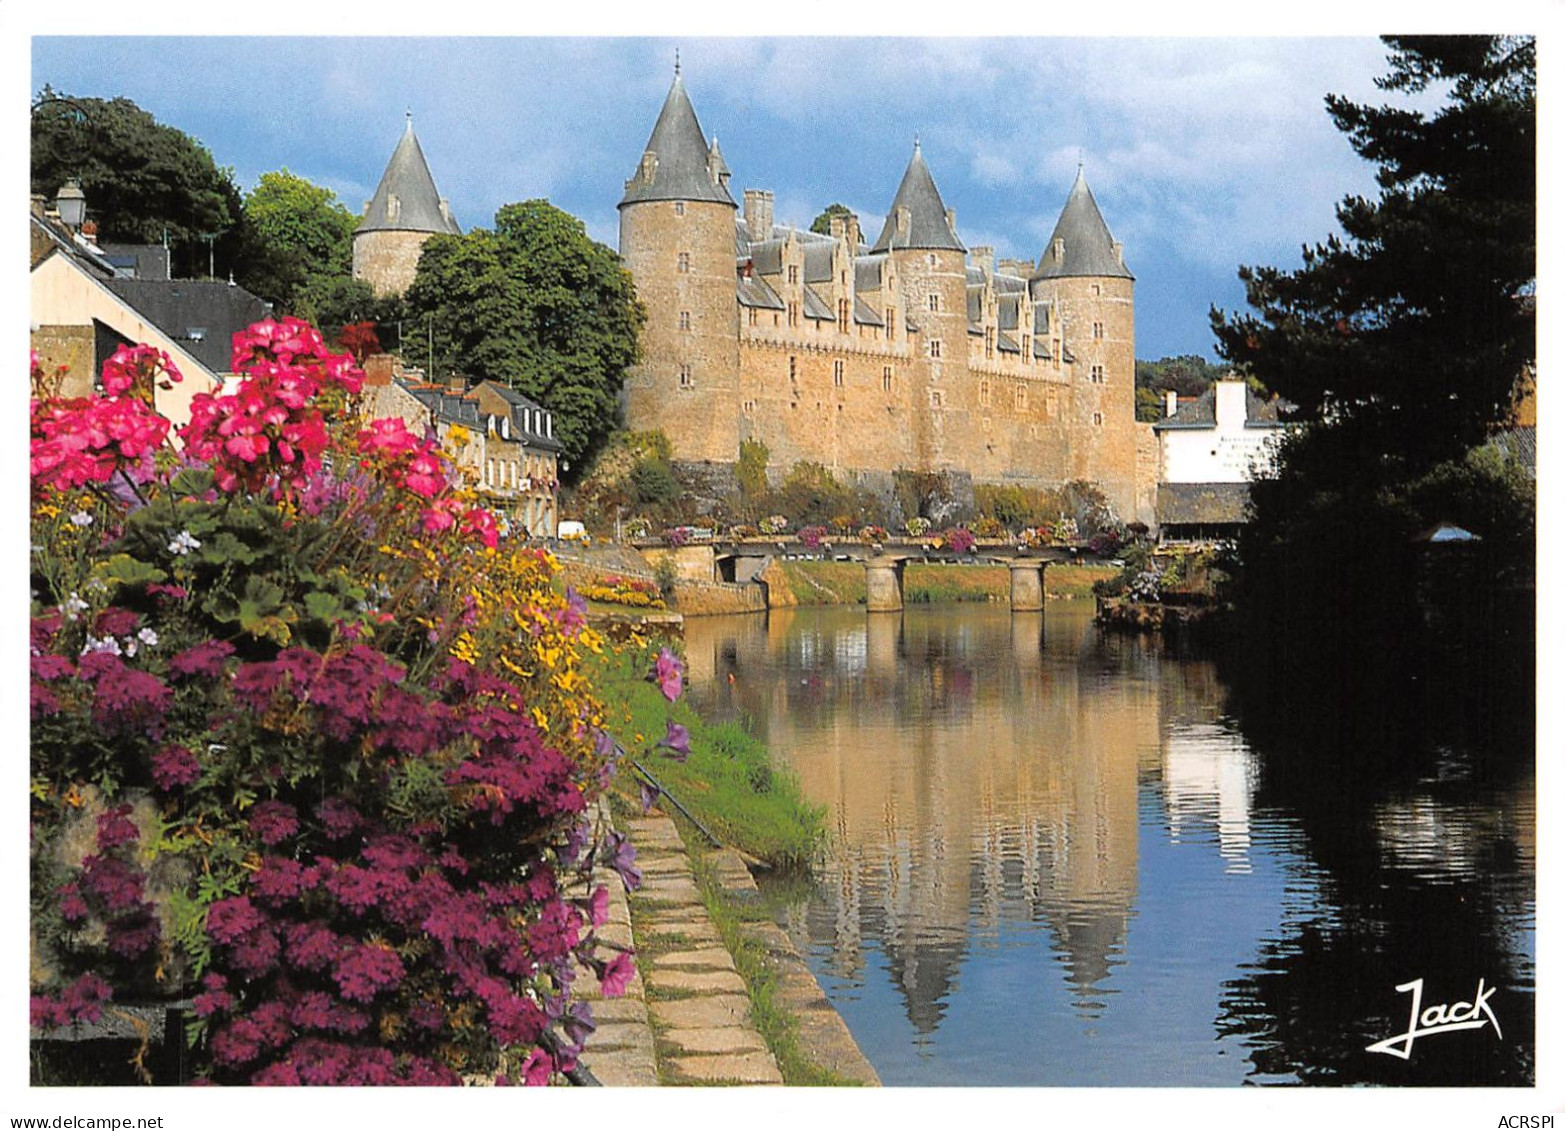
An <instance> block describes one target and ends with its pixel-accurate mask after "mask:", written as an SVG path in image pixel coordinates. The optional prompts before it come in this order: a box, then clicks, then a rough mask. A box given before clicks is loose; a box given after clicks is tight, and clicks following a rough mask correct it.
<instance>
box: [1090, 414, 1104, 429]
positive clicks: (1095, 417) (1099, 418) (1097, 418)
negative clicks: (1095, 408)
mask: <svg viewBox="0 0 1565 1131" xmlns="http://www.w3.org/2000/svg"><path fill="white" fill-rule="evenodd" d="M1092 423H1094V424H1096V425H1098V426H1099V427H1100V428H1101V427H1102V426H1103V414H1102V413H1101V412H1095V413H1093V414H1092Z"/></svg>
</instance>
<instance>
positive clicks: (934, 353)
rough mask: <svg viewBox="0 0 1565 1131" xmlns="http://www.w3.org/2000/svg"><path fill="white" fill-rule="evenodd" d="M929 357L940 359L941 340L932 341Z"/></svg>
mask: <svg viewBox="0 0 1565 1131" xmlns="http://www.w3.org/2000/svg"><path fill="white" fill-rule="evenodd" d="M929 356H930V357H939V356H940V339H939V338H935V339H932V340H931V341H930V343H929Z"/></svg>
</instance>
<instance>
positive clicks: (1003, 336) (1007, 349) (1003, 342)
mask: <svg viewBox="0 0 1565 1131" xmlns="http://www.w3.org/2000/svg"><path fill="white" fill-rule="evenodd" d="M995 345H996V346H998V347H999V349H1000V352H1001V353H1021V352H1022V347H1021V346H1019V345H1017V344H1016V339H1015V338H1013V337H1011V335H1009V334H1007V333H1004V332H1001V333H999V334H996V335H995Z"/></svg>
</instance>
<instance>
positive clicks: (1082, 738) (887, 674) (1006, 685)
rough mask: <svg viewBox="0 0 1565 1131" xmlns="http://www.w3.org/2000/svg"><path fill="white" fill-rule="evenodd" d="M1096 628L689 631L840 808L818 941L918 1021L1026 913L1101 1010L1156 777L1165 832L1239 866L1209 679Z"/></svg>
mask: <svg viewBox="0 0 1565 1131" xmlns="http://www.w3.org/2000/svg"><path fill="white" fill-rule="evenodd" d="M1093 632H1094V630H1092V629H1091V627H1090V625H1089V624H1088V623H1087V622H1086V621H1085V620H1084V619H1083V618H1081V617H1064V616H1059V615H1055V614H1050V615H1049V616H1048V618H1047V620H1046V619H1045V617H1044V616H1043V615H1042V614H1040V615H1038V616H1035V617H1025V616H1012V615H1010V614H1009V613H1007V612H1005V611H997V613H996V614H995V615H994V616H992V617H991V616H987V615H982V614H979V615H971V614H964V616H963V617H962V618H961V619H960V622H959V623H957V624H955V625H953V623H952V622H951V621H950V620H949V619H942V618H941V617H940V616H939V614H925V613H921V612H919V611H916V610H910V611H909V612H908V613H907V614H906V615H905V616H896V615H887V614H875V615H870V616H866V614H865V613H864V612H862V611H860V610H851V611H850V610H843V611H842V612H841V613H836V612H832V613H812V614H804V615H802V619H799V620H797V621H796V619H795V615H794V614H790V613H788V612H779V611H773V612H772V613H771V614H770V615H769V618H768V619H767V620H765V621H763V620H761V619H760V618H752V619H750V620H746V621H742V622H735V621H732V620H727V619H725V620H723V621H721V622H714V621H700V620H691V621H689V622H687V624H686V647H687V651H688V653H689V658H690V673H691V678H692V684H693V687H694V689H695V693H696V694H697V696H698V698H703V699H704V700H705V701H706V702H708V703H710V704H711V705H712V706H714V707H715V708H716V709H718V710H720V711H731V712H734V713H741V714H743V715H746V716H748V717H750V718H752V719H756V720H768V721H766V722H764V723H763V724H762V725H763V726H764V732H765V737H766V738H767V739H768V741H770V742H771V743H772V745H773V748H774V750H778V751H786V752H787V757H788V759H789V761H790V762H791V763H792V764H793V766H794V768H795V769H796V770H797V771H798V773H799V776H800V779H801V781H802V783H803V785H804V788H805V791H806V793H807V794H808V795H809V796H810V797H811V798H812V799H814V800H816V801H819V802H823V803H825V804H827V805H829V806H830V809H831V813H832V819H833V821H834V822H835V829H834V833H835V848H834V851H833V853H832V857H831V859H830V860H829V862H828V864H827V871H826V874H825V876H824V878H823V881H822V883H821V884H820V890H819V895H818V897H817V898H816V899H814V900H812V901H811V903H810V906H809V909H808V913H807V914H808V922H807V924H806V926H807V929H808V933H809V935H810V937H811V939H812V940H814V941H815V942H817V943H824V944H826V946H827V948H828V949H829V951H830V954H831V959H830V970H831V973H832V974H833V975H835V976H836V977H838V978H841V979H843V980H844V981H845V982H847V983H849V984H852V983H856V982H861V981H862V980H863V979H865V978H866V977H868V976H870V975H869V974H868V973H867V971H866V967H867V966H868V965H869V964H870V963H871V962H873V961H876V960H875V959H873V958H872V956H871V955H870V954H869V953H868V952H870V951H878V952H879V953H880V955H881V956H882V958H881V959H880V961H883V962H884V964H885V965H886V967H887V968H888V971H889V974H890V977H891V978H892V980H893V981H894V982H895V984H896V986H897V988H898V990H899V992H900V993H901V995H902V997H903V999H904V1003H905V1008H906V1012H907V1015H908V1018H909V1019H910V1020H911V1022H912V1024H913V1026H914V1028H915V1030H916V1031H917V1032H919V1033H925V1034H928V1033H932V1032H933V1031H934V1030H935V1029H936V1028H937V1027H938V1026H939V1025H940V1023H941V1020H942V1018H943V1016H944V1014H945V1011H946V1008H947V1004H948V1001H949V998H950V995H951V991H952V990H953V988H954V987H955V986H956V983H957V981H958V978H959V976H960V971H961V968H962V966H963V963H964V961H965V960H966V958H967V955H968V952H969V950H970V949H971V948H972V947H975V946H976V947H984V946H988V945H994V944H995V940H997V939H998V938H999V937H1000V935H1001V934H1003V933H1010V932H1011V931H1013V930H1014V929H1015V928H1017V927H1024V926H1025V924H1029V923H1032V924H1039V925H1041V926H1043V927H1044V928H1046V929H1047V931H1048V932H1049V935H1050V936H1051V940H1052V942H1051V949H1052V950H1053V952H1054V956H1055V959H1056V961H1057V962H1058V964H1059V966H1060V968H1061V969H1060V970H1059V977H1060V978H1061V979H1062V980H1063V982H1064V983H1065V984H1066V985H1068V986H1069V987H1070V991H1071V997H1072V1000H1073V1001H1074V1002H1075V1009H1076V1010H1077V1012H1078V1013H1080V1014H1081V1015H1083V1016H1085V1017H1090V1016H1094V1015H1096V1014H1097V1013H1099V1012H1100V1011H1101V1010H1102V1009H1103V1008H1105V1005H1106V1000H1107V995H1109V994H1111V993H1113V992H1114V988H1113V986H1112V984H1111V983H1112V978H1111V973H1112V970H1113V968H1114V967H1115V966H1116V965H1118V964H1119V963H1120V962H1122V961H1123V952H1124V947H1125V938H1126V934H1127V931H1128V928H1129V923H1130V919H1131V918H1132V916H1133V915H1134V912H1135V904H1136V897H1137V883H1138V874H1137V864H1138V845H1137V841H1138V837H1139V835H1140V821H1139V820H1138V811H1137V806H1138V802H1139V790H1138V786H1139V783H1140V782H1141V781H1142V780H1143V779H1144V778H1150V779H1156V778H1161V779H1162V782H1163V793H1164V802H1165V813H1166V817H1165V819H1166V820H1167V823H1168V827H1169V831H1170V835H1173V836H1180V835H1187V834H1188V833H1189V832H1190V831H1191V830H1192V826H1194V825H1206V826H1210V827H1211V828H1213V829H1215V830H1216V840H1217V843H1218V846H1219V851H1220V852H1221V853H1222V855H1223V857H1224V859H1226V860H1228V861H1229V867H1230V870H1235V868H1242V867H1243V864H1244V859H1245V855H1244V854H1245V851H1246V849H1247V846H1248V839H1247V838H1248V804H1249V797H1250V789H1251V786H1250V782H1249V778H1248V774H1249V769H1248V765H1249V763H1248V758H1247V755H1246V753H1245V752H1244V750H1243V749H1242V748H1241V747H1238V746H1237V745H1234V746H1232V747H1225V746H1224V743H1223V742H1222V740H1221V732H1219V731H1217V730H1216V728H1215V727H1213V726H1211V725H1210V724H1209V722H1208V721H1207V719H1206V718H1204V717H1203V716H1206V715H1210V714H1211V713H1212V712H1211V706H1210V705H1211V704H1212V701H1213V698H1214V696H1215V694H1216V692H1215V684H1214V686H1213V687H1199V686H1187V684H1189V682H1190V673H1191V669H1192V667H1194V669H1195V671H1196V673H1197V675H1196V681H1197V682H1199V681H1200V679H1201V678H1203V676H1202V675H1201V670H1200V668H1199V666H1193V665H1190V664H1183V665H1168V666H1167V667H1166V668H1164V667H1160V665H1158V663H1157V662H1156V660H1155V658H1153V657H1152V656H1150V655H1147V654H1134V655H1127V654H1124V649H1125V646H1124V645H1123V644H1119V643H1110V644H1105V645H1101V646H1100V645H1098V644H1096V643H1095V636H1089V635H1088V634H1090V633H1093ZM1110 668H1112V669H1113V670H1114V671H1115V672H1116V673H1121V672H1124V671H1127V670H1129V671H1130V672H1131V673H1132V674H1133V675H1134V676H1135V677H1136V678H1130V679H1126V678H1119V677H1117V678H1112V679H1109V678H1103V677H1102V674H1101V673H1103V672H1104V671H1106V670H1108V669H1110ZM783 671H787V672H791V673H792V674H790V675H788V676H787V678H781V677H778V678H769V677H766V676H763V675H762V673H772V672H783ZM730 675H732V676H734V679H733V680H732V681H730V679H729V676H730ZM1169 679H1177V680H1180V681H1181V682H1180V684H1179V686H1172V687H1171V686H1166V681H1167V680H1169ZM923 720H933V723H932V724H926V723H925V722H924V721H923ZM1038 975H1039V980H1040V981H1045V980H1047V975H1046V973H1045V972H1044V971H1039V972H1038Z"/></svg>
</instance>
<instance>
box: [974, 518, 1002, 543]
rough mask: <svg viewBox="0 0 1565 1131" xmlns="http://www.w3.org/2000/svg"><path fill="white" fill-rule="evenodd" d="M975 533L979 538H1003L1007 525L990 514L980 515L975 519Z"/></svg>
mask: <svg viewBox="0 0 1565 1131" xmlns="http://www.w3.org/2000/svg"><path fill="white" fill-rule="evenodd" d="M972 529H973V534H974V535H975V536H976V537H978V538H1002V537H1004V536H1005V527H1004V526H1003V525H1001V523H1000V520H999V519H997V518H990V517H989V516H988V515H986V514H985V515H979V516H978V517H977V518H976V519H974V520H973V527H972Z"/></svg>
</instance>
